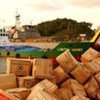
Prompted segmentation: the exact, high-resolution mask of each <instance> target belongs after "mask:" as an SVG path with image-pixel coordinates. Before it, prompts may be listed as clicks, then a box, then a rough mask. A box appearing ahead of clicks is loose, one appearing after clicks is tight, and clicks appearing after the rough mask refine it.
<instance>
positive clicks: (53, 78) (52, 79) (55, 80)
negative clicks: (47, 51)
mask: <svg viewBox="0 0 100 100" xmlns="http://www.w3.org/2000/svg"><path fill="white" fill-rule="evenodd" d="M48 80H49V81H50V82H52V83H54V84H56V83H57V79H56V76H51V77H50V78H48Z"/></svg>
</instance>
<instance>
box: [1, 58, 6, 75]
mask: <svg viewBox="0 0 100 100" xmlns="http://www.w3.org/2000/svg"><path fill="white" fill-rule="evenodd" d="M6 66H7V63H6V58H0V74H4V73H6Z"/></svg>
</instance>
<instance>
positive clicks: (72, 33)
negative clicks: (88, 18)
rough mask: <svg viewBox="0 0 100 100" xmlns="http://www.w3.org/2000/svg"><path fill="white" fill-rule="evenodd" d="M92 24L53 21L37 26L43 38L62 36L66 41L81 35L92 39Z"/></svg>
mask: <svg viewBox="0 0 100 100" xmlns="http://www.w3.org/2000/svg"><path fill="white" fill-rule="evenodd" d="M91 26H92V24H91V23H88V22H77V21H75V20H72V19H66V18H64V19H56V20H53V21H47V22H43V23H40V24H38V25H37V29H38V31H39V32H40V33H41V35H42V36H58V35H59V36H60V37H62V39H64V37H65V38H67V39H65V40H74V39H76V37H78V36H79V35H80V34H86V36H87V38H91V37H92V36H93V35H94V34H93V33H94V31H93V30H92V29H91Z"/></svg>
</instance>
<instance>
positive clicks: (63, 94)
mask: <svg viewBox="0 0 100 100" xmlns="http://www.w3.org/2000/svg"><path fill="white" fill-rule="evenodd" d="M56 95H57V97H59V98H60V99H61V100H71V98H72V97H73V94H72V92H71V90H69V89H64V88H60V89H59V90H58V93H57V94H56Z"/></svg>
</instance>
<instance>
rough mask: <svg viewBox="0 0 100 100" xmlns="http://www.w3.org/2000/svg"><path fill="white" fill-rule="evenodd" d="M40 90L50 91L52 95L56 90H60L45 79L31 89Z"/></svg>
mask: <svg viewBox="0 0 100 100" xmlns="http://www.w3.org/2000/svg"><path fill="white" fill-rule="evenodd" d="M37 87H38V88H39V89H41V90H46V91H49V92H50V93H53V92H54V91H55V90H56V89H58V86H57V85H56V84H54V83H52V82H50V81H49V80H47V79H44V80H43V81H41V82H39V83H38V84H36V85H35V86H33V87H32V88H31V90H33V89H34V88H37Z"/></svg>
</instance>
